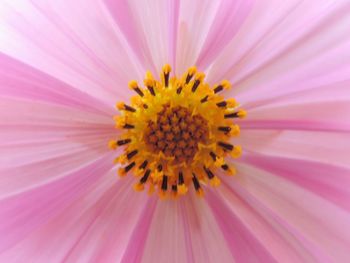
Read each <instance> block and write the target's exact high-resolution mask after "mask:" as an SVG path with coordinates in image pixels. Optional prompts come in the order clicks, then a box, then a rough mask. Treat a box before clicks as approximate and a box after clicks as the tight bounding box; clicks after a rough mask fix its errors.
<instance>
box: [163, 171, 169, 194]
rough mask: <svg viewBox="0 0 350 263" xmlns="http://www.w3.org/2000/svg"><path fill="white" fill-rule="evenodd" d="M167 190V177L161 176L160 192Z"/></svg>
mask: <svg viewBox="0 0 350 263" xmlns="http://www.w3.org/2000/svg"><path fill="white" fill-rule="evenodd" d="M167 188H168V176H166V175H163V181H162V190H164V191H166V190H167Z"/></svg>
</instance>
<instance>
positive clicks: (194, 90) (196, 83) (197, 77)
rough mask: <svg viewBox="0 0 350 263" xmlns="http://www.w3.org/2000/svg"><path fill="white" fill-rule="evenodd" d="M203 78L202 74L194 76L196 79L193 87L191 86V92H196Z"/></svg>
mask: <svg viewBox="0 0 350 263" xmlns="http://www.w3.org/2000/svg"><path fill="white" fill-rule="evenodd" d="M204 77H205V75H204V74H203V73H198V74H197V75H196V79H195V81H194V83H193V86H192V92H196V90H197V88H198V86H199V84H200V83H201V81H203V79H204Z"/></svg>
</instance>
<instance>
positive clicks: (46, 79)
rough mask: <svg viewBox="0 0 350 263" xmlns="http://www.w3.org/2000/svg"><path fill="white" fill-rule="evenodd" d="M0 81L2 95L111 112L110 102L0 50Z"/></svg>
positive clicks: (107, 113) (97, 111)
mask: <svg viewBox="0 0 350 263" xmlns="http://www.w3.org/2000/svg"><path fill="white" fill-rule="evenodd" d="M0 83H1V86H0V95H2V96H11V97H17V98H25V99H29V100H39V101H44V102H47V103H55V104H60V105H64V106H69V107H73V108H78V109H80V110H85V111H93V112H95V113H99V114H104V115H106V116H110V115H111V114H113V113H114V110H113V109H112V107H111V106H110V105H106V104H104V103H102V102H100V101H99V100H97V99H95V98H93V97H91V96H89V95H87V94H86V93H85V92H81V91H79V90H77V89H75V88H73V87H70V86H68V85H67V84H65V83H63V82H62V81H59V80H57V79H55V78H53V77H50V76H48V75H47V74H45V73H43V72H40V71H39V70H37V69H35V68H33V67H31V66H28V65H26V64H24V63H21V62H19V61H17V60H15V59H13V58H11V57H9V56H7V55H5V54H1V53H0Z"/></svg>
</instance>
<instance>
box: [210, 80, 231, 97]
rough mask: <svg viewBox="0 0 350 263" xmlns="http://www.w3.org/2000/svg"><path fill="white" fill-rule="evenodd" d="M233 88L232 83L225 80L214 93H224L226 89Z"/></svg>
mask: <svg viewBox="0 0 350 263" xmlns="http://www.w3.org/2000/svg"><path fill="white" fill-rule="evenodd" d="M230 87H231V84H230V82H228V81H227V80H224V81H222V82H221V84H219V85H218V86H217V87H216V88H215V89H214V93H215V94H216V93H219V92H220V91H223V90H224V89H229V88H230Z"/></svg>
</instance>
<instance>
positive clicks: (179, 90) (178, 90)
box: [176, 86, 182, 94]
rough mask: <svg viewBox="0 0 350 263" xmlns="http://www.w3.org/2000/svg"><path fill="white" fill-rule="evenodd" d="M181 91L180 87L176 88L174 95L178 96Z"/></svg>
mask: <svg viewBox="0 0 350 263" xmlns="http://www.w3.org/2000/svg"><path fill="white" fill-rule="evenodd" d="M181 91H182V86H180V87H178V88H177V90H176V93H177V94H180V93H181Z"/></svg>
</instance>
